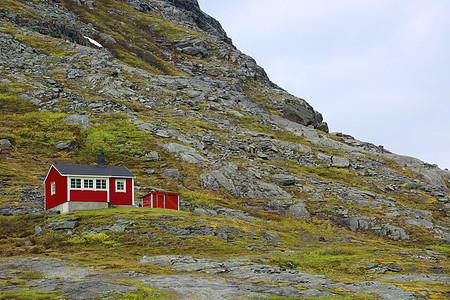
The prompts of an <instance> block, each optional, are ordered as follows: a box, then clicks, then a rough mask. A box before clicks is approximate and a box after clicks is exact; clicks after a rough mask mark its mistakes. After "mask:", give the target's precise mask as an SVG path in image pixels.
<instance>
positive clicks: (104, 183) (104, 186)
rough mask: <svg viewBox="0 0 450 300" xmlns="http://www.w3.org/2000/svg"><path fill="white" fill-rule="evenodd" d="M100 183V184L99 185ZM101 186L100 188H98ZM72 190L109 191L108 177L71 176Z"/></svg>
mask: <svg viewBox="0 0 450 300" xmlns="http://www.w3.org/2000/svg"><path fill="white" fill-rule="evenodd" d="M98 184H99V185H98ZM98 186H100V188H98ZM70 190H79V191H108V179H107V178H94V177H92V178H81V177H77V178H70Z"/></svg>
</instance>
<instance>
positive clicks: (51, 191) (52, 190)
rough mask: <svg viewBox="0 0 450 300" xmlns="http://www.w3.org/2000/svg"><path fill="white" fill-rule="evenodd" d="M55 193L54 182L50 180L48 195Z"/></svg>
mask: <svg viewBox="0 0 450 300" xmlns="http://www.w3.org/2000/svg"><path fill="white" fill-rule="evenodd" d="M54 194H56V182H54V181H52V182H51V183H50V195H52V196H53V195H54Z"/></svg>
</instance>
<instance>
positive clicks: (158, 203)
mask: <svg viewBox="0 0 450 300" xmlns="http://www.w3.org/2000/svg"><path fill="white" fill-rule="evenodd" d="M156 207H157V208H164V195H156Z"/></svg>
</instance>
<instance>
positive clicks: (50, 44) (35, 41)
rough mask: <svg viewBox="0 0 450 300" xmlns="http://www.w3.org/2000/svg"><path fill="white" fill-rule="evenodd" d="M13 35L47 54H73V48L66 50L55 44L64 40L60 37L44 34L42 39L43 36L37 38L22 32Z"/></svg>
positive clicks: (59, 55)
mask: <svg viewBox="0 0 450 300" xmlns="http://www.w3.org/2000/svg"><path fill="white" fill-rule="evenodd" d="M15 36H16V37H17V38H19V39H20V40H22V41H23V42H25V43H27V44H28V45H30V46H31V47H33V48H35V49H39V50H41V51H42V52H44V53H45V54H47V55H51V56H55V57H68V56H72V55H73V54H75V51H74V50H67V49H65V48H64V47H61V46H59V45H57V44H56V42H64V41H63V40H62V39H56V38H50V37H48V36H45V39H44V38H43V37H42V38H39V37H35V36H26V35H22V34H16V35H15Z"/></svg>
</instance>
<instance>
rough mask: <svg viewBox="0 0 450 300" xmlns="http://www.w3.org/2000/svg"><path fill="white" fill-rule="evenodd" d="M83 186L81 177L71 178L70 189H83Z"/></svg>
mask: <svg viewBox="0 0 450 300" xmlns="http://www.w3.org/2000/svg"><path fill="white" fill-rule="evenodd" d="M72 183H74V184H72ZM78 184H79V185H78ZM82 187H83V186H82V182H81V178H70V189H71V190H81V189H82Z"/></svg>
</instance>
